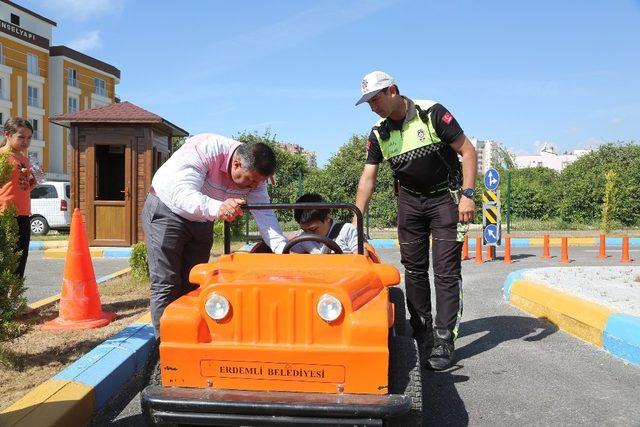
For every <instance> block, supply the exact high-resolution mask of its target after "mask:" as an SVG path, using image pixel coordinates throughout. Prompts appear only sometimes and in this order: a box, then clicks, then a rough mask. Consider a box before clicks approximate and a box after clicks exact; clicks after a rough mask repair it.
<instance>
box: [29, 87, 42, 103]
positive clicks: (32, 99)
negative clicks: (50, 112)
mask: <svg viewBox="0 0 640 427" xmlns="http://www.w3.org/2000/svg"><path fill="white" fill-rule="evenodd" d="M27 105H31V106H32V107H39V106H40V100H39V98H38V88H37V87H33V86H27Z"/></svg>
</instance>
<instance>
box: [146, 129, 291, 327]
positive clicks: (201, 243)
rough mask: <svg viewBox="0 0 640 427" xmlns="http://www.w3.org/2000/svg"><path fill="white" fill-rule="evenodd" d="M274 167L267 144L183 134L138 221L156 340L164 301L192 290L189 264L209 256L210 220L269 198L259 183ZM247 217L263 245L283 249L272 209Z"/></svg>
mask: <svg viewBox="0 0 640 427" xmlns="http://www.w3.org/2000/svg"><path fill="white" fill-rule="evenodd" d="M275 168H276V158H275V155H274V153H273V151H272V150H271V148H269V146H268V145H266V144H263V143H257V144H242V143H240V142H238V141H235V140H233V139H230V138H226V137H224V136H220V135H215V134H200V135H195V136H193V137H191V138H188V139H187V140H186V142H185V143H184V145H183V146H182V147H180V148H179V149H178V150H177V151H176V152H175V153H174V154H173V155H172V156H171V157H170V158H169V159H168V160H167V161H166V162H165V163H164V164H163V165H162V166H161V167H160V169H158V171H157V172H156V173H155V175H154V177H153V181H152V183H151V190H150V192H149V195H148V196H147V200H146V201H145V204H144V209H143V211H142V226H143V228H144V233H145V239H146V244H147V260H148V263H149V273H150V278H151V300H150V306H151V319H152V321H153V326H154V329H155V334H156V338H157V337H159V334H160V317H161V316H162V313H163V312H164V309H165V308H166V307H167V305H169V303H171V302H172V301H174V300H176V299H177V298H178V297H180V296H181V295H184V294H185V293H187V292H189V291H190V290H191V289H193V287H192V285H191V284H190V283H189V272H190V271H191V269H192V268H193V266H194V265H196V264H200V263H204V262H207V261H208V260H209V255H210V252H211V246H212V245H213V221H215V220H222V221H233V219H235V218H236V217H238V216H241V215H242V213H243V211H242V208H241V206H242V205H243V204H245V203H249V204H251V203H269V195H268V194H267V189H266V185H265V180H266V179H267V178H268V177H269V176H271V175H273V173H274V172H275ZM252 215H253V217H254V219H255V221H256V224H257V225H258V228H259V229H260V234H261V235H262V238H263V240H264V241H265V243H266V244H267V245H269V247H271V249H272V250H273V252H276V253H280V252H282V248H283V247H284V245H285V244H286V239H285V237H284V236H283V234H282V231H281V229H280V225H279V224H278V221H277V219H276V216H275V214H274V212H273V211H264V210H259V211H255V212H252Z"/></svg>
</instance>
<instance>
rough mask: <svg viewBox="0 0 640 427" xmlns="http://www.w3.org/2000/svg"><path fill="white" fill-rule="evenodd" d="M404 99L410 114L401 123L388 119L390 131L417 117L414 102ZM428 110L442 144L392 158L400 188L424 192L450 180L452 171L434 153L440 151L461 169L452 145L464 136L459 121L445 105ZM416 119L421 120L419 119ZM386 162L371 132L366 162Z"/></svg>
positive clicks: (393, 168)
mask: <svg viewBox="0 0 640 427" xmlns="http://www.w3.org/2000/svg"><path fill="white" fill-rule="evenodd" d="M403 98H404V99H406V100H407V102H408V109H407V114H406V116H405V118H404V119H401V120H392V119H391V118H387V122H388V124H389V131H390V132H391V131H394V130H401V129H402V127H403V124H404V123H407V122H409V121H410V120H412V119H414V118H416V116H417V111H416V106H415V104H414V102H413V101H412V100H410V99H409V98H406V97H403ZM426 111H427V113H430V117H431V123H432V125H433V128H434V129H435V132H436V134H437V135H438V137H439V138H440V141H441V142H439V143H436V144H433V145H431V146H428V147H426V149H425V147H420V148H417V149H414V150H411V151H408V152H406V153H403V154H401V155H399V156H395V157H392V158H390V159H389V163H390V166H391V169H392V170H393V176H394V177H395V178H396V179H397V180H398V181H399V182H400V185H402V186H403V187H406V188H408V189H410V190H413V191H417V192H424V193H428V192H430V191H433V190H434V189H436V188H438V186H441V185H442V184H443V183H445V182H446V181H447V178H448V172H449V170H448V169H447V167H446V166H445V165H444V164H443V162H442V159H441V158H440V157H439V156H438V154H437V153H436V152H435V150H438V151H439V152H440V154H441V155H442V157H443V158H444V159H445V161H447V162H448V163H449V165H450V167H455V168H457V167H459V163H458V162H459V161H458V156H457V154H456V152H455V151H453V149H451V147H450V146H449V144H451V143H453V142H454V141H455V140H456V138H458V137H459V136H460V135H461V134H462V133H463V131H462V128H461V127H460V125H459V124H458V121H457V120H456V119H455V118H454V117H453V115H452V114H451V113H450V112H449V111H448V110H447V109H446V108H445V107H444V106H442V104H434V105H432V106H431V107H430V108H429V109H427V110H426ZM417 119H418V120H420V118H419V117H418V118H417ZM425 126H426V125H425ZM383 160H384V158H383V155H382V150H381V149H380V144H379V143H378V139H377V138H376V136H375V134H374V133H373V131H372V132H371V134H370V135H369V140H368V141H367V160H366V163H368V164H379V163H382V161H383ZM454 165H455V166H454Z"/></svg>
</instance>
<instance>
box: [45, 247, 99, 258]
mask: <svg viewBox="0 0 640 427" xmlns="http://www.w3.org/2000/svg"><path fill="white" fill-rule="evenodd" d="M89 254H91V258H102V257H103V256H104V249H103V248H89ZM44 257H45V258H66V257H67V248H53V249H45V250H44Z"/></svg>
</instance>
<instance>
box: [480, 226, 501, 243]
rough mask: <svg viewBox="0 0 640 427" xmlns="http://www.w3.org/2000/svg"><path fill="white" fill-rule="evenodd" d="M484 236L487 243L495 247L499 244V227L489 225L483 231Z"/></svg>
mask: <svg viewBox="0 0 640 427" xmlns="http://www.w3.org/2000/svg"><path fill="white" fill-rule="evenodd" d="M482 235H483V236H484V241H485V242H487V243H488V244H490V245H494V244H496V243H497V242H498V227H497V226H496V225H495V224H489V225H487V226H486V227H485V228H484V230H483V231H482Z"/></svg>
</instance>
